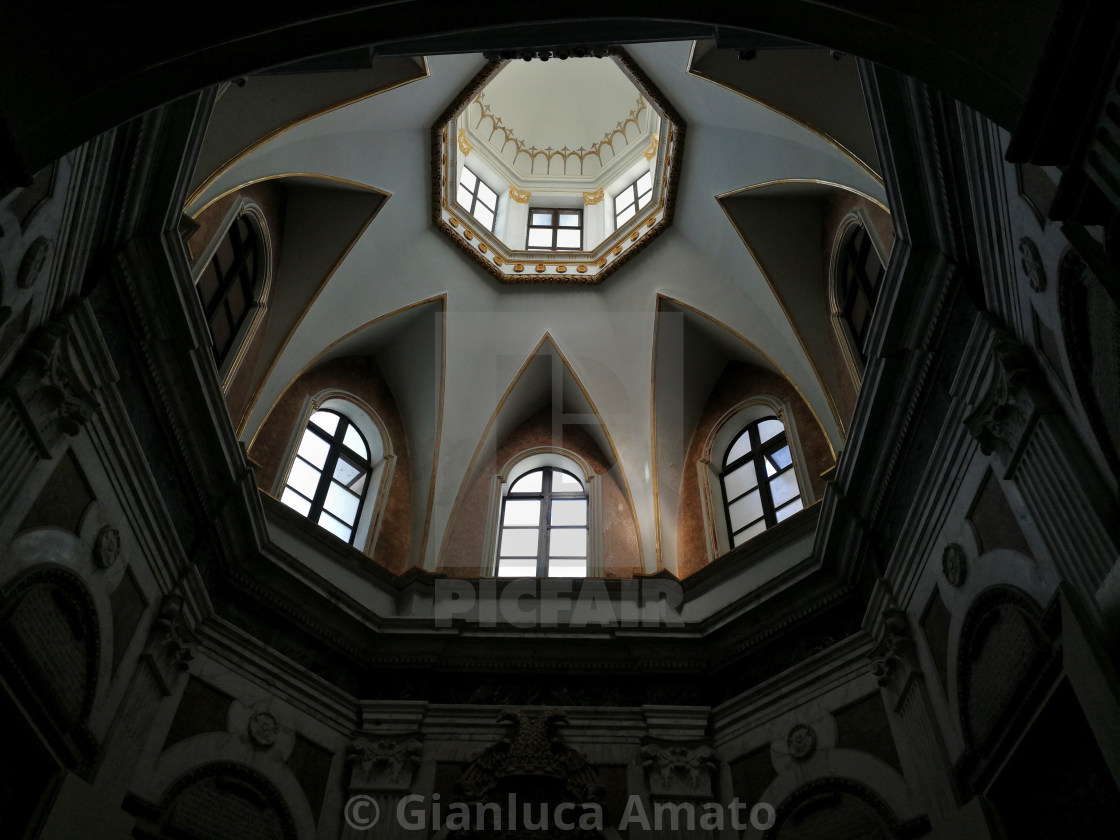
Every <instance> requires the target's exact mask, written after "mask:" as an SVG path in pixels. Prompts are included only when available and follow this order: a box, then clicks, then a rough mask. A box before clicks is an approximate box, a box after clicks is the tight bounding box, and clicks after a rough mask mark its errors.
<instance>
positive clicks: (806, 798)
mask: <svg viewBox="0 0 1120 840" xmlns="http://www.w3.org/2000/svg"><path fill="white" fill-rule="evenodd" d="M835 752H849V751H847V750H838V751H835ZM853 755H856V754H853ZM856 766H858V762H856ZM822 769H823V768H822ZM853 769H854V768H853ZM860 769H862V768H860ZM863 775H864V774H863V773H860V774H859V776H856V774H851V775H848V774H845V775H828V776H822V777H820V778H816V779H812V780H810V781H803V779H804V777H803V776H794V775H792V774H791V775H789V776H787V777H784V778H785V782H786V783H785V784H784V785H783V787H786V788H793V790H791V791H789V792H788V793H787V794H786V795H784V796H783V797H782V798H781V799H780V804H779V805H778V806H777V808H776V816H775V820H774V825H773V826H771V827H770V828H768V829H766V830H765V831H760V830H759V829H756V828H754V827H750V828H748V829H747V831H746V832H744V835H743V837H744V840H758V838H764V840H771V838H778V840H783V838H784V835H783V834H782V833H781V830H782V827H783V826H784V825H786V824H787V821H789V820H793V821H794V822H798V821H800V820H801V819H803V818H807V817H809V813H811V811H812V810H813V809H815V808H817V807H825V808H827V807H832V808H835V807H836V806H837V805H838V804H840V803H841V802H843V799H844V798H845V797H848V798H851V799H852V800H854V801H855V802H856V803H858V806H860V807H862V808H864V809H866V811H867V817H869V818H870V819H871V820H872V821H873V822H874V823H877V824H878V829H879V833H878V837H879V838H881V840H893V838H909V837H920V836H921V835H923V834H925V833H926V832H927V831H928V830H929V822H928V820H927V819H926V818H924V817H916V818H911V819H909V820H906V821H904V820H903V818H902V817H901V816H900V813H899V810H897V809H900V808H901V807H904V806H903V805H902V803H903V802H905V801H906V800H907V799H908V798H909V796H908V791H907V790H906V786H905V783H904V782H903V780H902V779H901V777H899V778H897V779H895V780H894V784H892V785H890V787H891V788H892V790H891V791H890V793H892V794H893V796H891V799H890V801H888V799H887V798H886V797H885V796H884V795H883V792H881V791H880V789H879V786H878V785H873V784H869V780H867V779H866V778H862V776H863ZM878 781H880V782H882V781H883V780H882V779H878ZM799 782H800V784H799ZM776 785H778V780H776V781H775V782H774V783H773V784H771V786H770V787H769V788H767V790H766V791H765V792H764V793H763V795H762V798H761V801H763V802H766V801H772V798H773V793H772V792H774V788H775V786H776ZM768 797H770V798H768ZM860 836H861V837H863V836H869V835H864V834H861V835H860Z"/></svg>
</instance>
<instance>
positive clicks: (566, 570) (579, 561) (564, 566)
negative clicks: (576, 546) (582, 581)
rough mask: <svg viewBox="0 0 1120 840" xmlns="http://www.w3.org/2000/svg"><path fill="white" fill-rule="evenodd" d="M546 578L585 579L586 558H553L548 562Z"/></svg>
mask: <svg viewBox="0 0 1120 840" xmlns="http://www.w3.org/2000/svg"><path fill="white" fill-rule="evenodd" d="M548 576H549V577H554V578H568V577H572V578H574V577H587V558H585V557H579V558H573V557H562V558H553V559H552V560H549V561H548Z"/></svg>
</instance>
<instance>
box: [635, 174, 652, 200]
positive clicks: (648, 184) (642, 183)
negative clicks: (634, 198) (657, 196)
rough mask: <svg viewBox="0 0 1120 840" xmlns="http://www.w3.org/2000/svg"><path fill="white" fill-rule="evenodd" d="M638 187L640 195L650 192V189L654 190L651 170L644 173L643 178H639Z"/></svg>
mask: <svg viewBox="0 0 1120 840" xmlns="http://www.w3.org/2000/svg"><path fill="white" fill-rule="evenodd" d="M636 187H637V191H638V195H641V194H642V193H645V192H649V191H650V190H652V189H653V175H652V174H651V173H649V172H646V173H645V174H644V175H642V177H641V178H639V179H638V183H637V185H636Z"/></svg>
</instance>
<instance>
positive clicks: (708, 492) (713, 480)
mask: <svg viewBox="0 0 1120 840" xmlns="http://www.w3.org/2000/svg"><path fill="white" fill-rule="evenodd" d="M766 417H774V418H776V419H777V420H779V421H780V422H781V423H782V426H783V427H784V429H785V436H786V443H787V444H788V445H789V448H790V456H791V458H792V462H793V463H792V467H793V469H794V471H795V472H794V474H795V475H796V477H797V488H798V492H799V493H800V496H801V501H802V509H807V508H809V507H811V506H812V505H813V504H814V503H815V502H816V497H815V496H814V494H813V487H812V483H811V481H810V476H809V469H808V465H807V463H806V460H805V453H804V452H803V451H802V448H801V441H800V437H799V435H798V433H797V424H796V422H795V421H794V418H793V407H792V405H790V404H789V403H788V402H786V401H785V400H782V399H780V398H778V397H774V396H771V395H766V394H762V395H755V396H752V397H750V398H748V399H746V400H744V401H742V402H740V403H738V404H736V405H735V406H733V407H732V408H731V409H729V410H728V411H727V412H726V413H724V415H723V416H722V417H721V418H720V419H719V420H718V421H717V422H716V423H714V424H713V426H712V431H711V432H710V433H709V435H708V437H707V439H706V440H705V442H704V446H703V449H702V450H701V456H700V458H699V459H697V462H696V472H697V480H698V482H699V484H700V503H701V508H702V511H703V516H704V524H705V528H704V535H705V539H706V542H707V548H708V560H709V562H711V561H713V560H716V559H717V558H719V557H722V556H723V555H725V554H727V553H728V552H729V551H731V550H732V549H733V548H734V547H735V546H734V545H733V544H732V540H731V532H730V528H731V525H730V522H729V521H728V516H727V511H726V507H727V505H726V503H725V499H724V492H723V481H722V478H721V473H722V472H723V471H724V469H723V465H724V459H725V457H726V455H727V453H728V452H730V450H731V447H732V446H733V445H734V443H735V441H736V440H737V439H738V437H739V433H740V432H741V431H743V430H744V429H745V428H746V427H747V426H748V425H749V424H751V423H752V422H754V421H756V420H762V419H765V418H766ZM793 515H794V516H796V514H793ZM778 524H780V523H778ZM770 527H771V526H767V528H766V529H765V530H769V529H770ZM763 533H765V531H763ZM758 536H761V534H759V535H758ZM747 542H749V540H748V541H747ZM745 544H746V543H744V545H745Z"/></svg>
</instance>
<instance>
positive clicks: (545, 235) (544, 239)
mask: <svg viewBox="0 0 1120 840" xmlns="http://www.w3.org/2000/svg"><path fill="white" fill-rule="evenodd" d="M529 247H530V248H551V247H552V229H551V228H548V229H544V228H530V229H529Z"/></svg>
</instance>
